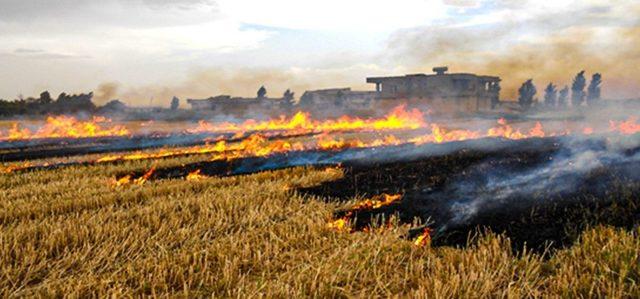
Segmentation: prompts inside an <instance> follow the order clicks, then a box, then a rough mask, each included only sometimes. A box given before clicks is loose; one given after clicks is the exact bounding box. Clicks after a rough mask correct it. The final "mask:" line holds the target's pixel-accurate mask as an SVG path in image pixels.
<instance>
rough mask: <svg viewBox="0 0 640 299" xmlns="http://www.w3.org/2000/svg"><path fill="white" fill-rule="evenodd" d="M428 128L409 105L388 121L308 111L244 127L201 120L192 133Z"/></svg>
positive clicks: (395, 110)
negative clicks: (318, 116)
mask: <svg viewBox="0 0 640 299" xmlns="http://www.w3.org/2000/svg"><path fill="white" fill-rule="evenodd" d="M424 125H425V122H424V115H423V114H422V112H420V110H418V109H412V110H410V111H407V110H406V106H404V105H400V106H398V107H395V108H394V109H393V110H391V112H389V113H388V114H387V115H386V116H385V117H384V118H381V119H362V118H359V117H351V116H346V115H345V116H342V117H340V118H337V119H328V120H322V121H319V120H314V119H312V118H311V116H310V114H309V113H308V112H302V111H298V112H297V113H296V114H294V115H293V116H292V117H291V118H287V117H285V116H280V117H279V118H277V119H272V120H267V121H256V120H253V119H250V120H247V121H245V122H243V123H241V124H235V123H229V122H224V123H209V122H206V121H203V120H201V121H199V122H198V127H196V128H194V129H189V130H187V132H189V133H204V132H236V131H237V132H251V131H254V132H255V131H270V130H284V131H310V132H334V131H347V130H376V131H379V130H399V129H418V128H421V127H423V126H424Z"/></svg>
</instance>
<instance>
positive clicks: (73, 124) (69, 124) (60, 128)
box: [0, 115, 131, 141]
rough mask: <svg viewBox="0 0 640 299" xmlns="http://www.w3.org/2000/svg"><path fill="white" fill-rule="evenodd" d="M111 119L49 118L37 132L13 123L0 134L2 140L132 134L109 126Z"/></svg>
mask: <svg viewBox="0 0 640 299" xmlns="http://www.w3.org/2000/svg"><path fill="white" fill-rule="evenodd" d="M109 123H111V120H110V119H107V118H104V117H98V116H94V117H93V119H91V120H90V121H80V120H78V119H76V118H74V117H71V116H64V115H62V116H55V117H54V116H49V117H47V120H46V123H45V124H44V125H43V126H41V127H40V128H38V129H37V130H36V131H31V130H30V129H28V128H22V127H21V126H20V124H18V123H13V124H12V127H11V129H9V131H8V132H7V133H5V134H2V133H0V136H6V137H0V140H9V141H13V140H24V139H37V138H87V137H110V136H128V135H130V134H131V133H130V132H129V130H128V129H127V128H125V127H123V126H119V125H109Z"/></svg>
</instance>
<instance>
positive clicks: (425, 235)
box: [413, 227, 431, 246]
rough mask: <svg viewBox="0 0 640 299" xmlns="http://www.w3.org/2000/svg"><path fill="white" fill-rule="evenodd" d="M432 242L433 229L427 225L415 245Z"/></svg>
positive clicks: (424, 244) (426, 244) (414, 242)
mask: <svg viewBox="0 0 640 299" xmlns="http://www.w3.org/2000/svg"><path fill="white" fill-rule="evenodd" d="M430 244H431V229H430V228H428V227H426V228H425V229H424V231H423V232H422V234H420V235H419V236H418V237H417V238H416V239H415V240H413V245H416V246H428V245H430Z"/></svg>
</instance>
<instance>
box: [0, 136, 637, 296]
mask: <svg viewBox="0 0 640 299" xmlns="http://www.w3.org/2000/svg"><path fill="white" fill-rule="evenodd" d="M536 127H537V126H536ZM498 129H500V130H499V132H500V134H499V136H505V137H491V136H489V137H482V136H479V135H474V134H468V133H469V132H466V131H465V132H462V131H448V132H447V131H445V130H444V129H441V128H436V127H433V128H432V132H431V133H430V135H427V137H428V138H420V139H415V137H416V136H418V137H420V136H421V135H416V133H415V132H414V131H411V130H409V131H405V132H403V133H401V132H400V131H399V130H395V131H393V133H394V134H395V135H396V137H394V138H391V137H386V136H385V135H386V134H389V132H384V133H380V132H365V131H361V132H355V133H353V132H351V133H349V132H346V131H339V132H332V133H331V134H330V136H329V137H331V139H326V138H327V136H326V135H323V134H315V133H312V134H310V133H305V134H302V135H296V134H290V132H289V133H287V134H275V135H273V136H266V135H262V136H254V135H251V136H244V137H242V136H240V137H239V136H231V135H228V136H225V138H224V139H222V140H221V142H222V143H219V144H216V145H215V146H214V145H211V147H207V146H204V147H201V146H196V147H189V146H187V147H180V146H179V144H176V145H174V147H171V148H160V149H157V150H156V149H149V150H148V151H140V152H137V151H133V152H126V151H123V152H122V153H112V152H108V153H104V154H92V155H83V154H81V153H77V157H76V158H77V160H74V161H72V162H65V160H59V159H58V157H57V156H58V154H57V152H50V151H49V149H56V150H64V148H65V145H62V144H55V142H54V143H52V144H49V145H42V147H40V148H38V147H29V146H25V148H24V150H23V154H24V155H25V156H24V158H25V159H27V160H28V159H31V158H33V159H34V160H28V161H17V163H19V165H21V166H20V167H16V168H7V170H8V171H7V172H4V173H2V174H1V175H0V187H2V188H1V193H0V196H1V198H2V200H0V226H1V230H0V240H1V241H2V246H0V264H1V265H2V272H1V273H2V274H1V275H2V277H0V278H2V279H0V290H2V293H3V294H4V295H7V296H55V295H62V294H72V295H76V296H91V295H93V296H100V295H104V294H116V293H117V294H122V295H124V296H145V295H147V296H154V295H160V294H162V295H167V296H187V297H200V296H209V295H218V296H230V297H251V296H256V295H262V296H275V297H279V296H318V297H327V296H328V297H352V296H365V297H366V296H382V297H384V296H390V295H393V294H403V295H405V296H410V297H412V296H421V295H425V294H426V295H427V296H429V297H442V296H444V297H475V296H480V297H500V296H512V297H539V296H567V297H572V296H583V297H589V296H596V297H598V296H612V297H634V296H636V295H638V294H640V293H639V292H640V289H639V288H638V277H640V274H639V273H640V267H639V266H638V265H639V263H638V257H639V256H640V251H639V250H640V249H639V248H640V238H639V237H638V224H639V223H640V208H639V204H640V202H639V201H638V200H639V195H640V172H639V171H638V169H640V167H639V166H640V153H639V152H640V146H638V144H639V140H640V139H639V138H640V136H639V135H638V134H617V133H615V132H610V133H602V134H591V135H579V134H576V135H558V136H551V137H549V136H547V137H544V136H542V137H536V136H538V135H544V134H537V133H536V134H531V136H528V135H524V134H515V133H514V132H516V131H515V130H511V129H509V127H508V125H506V124H501V125H500V126H499V127H498ZM452 132H453V133H455V134H450V133H452ZM532 132H533V130H532ZM423 133H424V132H422V133H421V134H423ZM487 135H489V134H487ZM469 136H470V137H469ZM423 137H424V136H423ZM185 138H187V137H185ZM354 138H357V139H358V140H352V139H354ZM118 139H124V140H131V139H135V138H132V137H121V136H115V137H106V138H97V139H95V140H91V139H78V140H73V139H72V140H70V142H72V143H73V142H75V143H73V144H72V145H74V146H79V147H82V146H87V147H88V148H91V144H92V143H96V144H98V145H99V146H102V145H105V146H107V147H108V146H109V144H110V143H109V142H110V141H108V140H118ZM458 139H463V140H458ZM412 140H420V141H412ZM421 140H427V142H425V143H422V142H421ZM456 140H457V141H456ZM24 142H40V144H45V143H46V142H48V141H47V140H34V141H24ZM219 142H220V141H219ZM14 144H17V143H14ZM113 144H118V143H117V142H116V143H113ZM223 145H224V146H223ZM99 146H97V147H96V148H98V147H99ZM71 148H73V146H72V147H71ZM40 149H42V150H40ZM21 150H22V149H21ZM21 150H16V151H21ZM109 151H110V150H109ZM52 153H53V154H52ZM31 154H33V155H35V156H34V157H31V156H29V155H31ZM38 155H40V156H38ZM37 157H46V158H45V159H36V158H37ZM23 163H24V164H23ZM29 163H33V164H29Z"/></svg>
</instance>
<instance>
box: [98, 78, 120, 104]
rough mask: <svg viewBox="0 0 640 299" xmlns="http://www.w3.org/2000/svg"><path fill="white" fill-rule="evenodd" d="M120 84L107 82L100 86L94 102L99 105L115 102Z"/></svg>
mask: <svg viewBox="0 0 640 299" xmlns="http://www.w3.org/2000/svg"><path fill="white" fill-rule="evenodd" d="M118 87H119V85H118V83H116V82H106V83H102V84H100V85H98V88H97V89H96V91H95V92H94V95H93V100H94V102H95V103H96V104H97V105H103V104H105V103H107V102H108V101H110V100H114V99H115V97H116V96H117V94H118Z"/></svg>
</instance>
